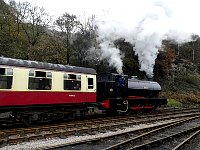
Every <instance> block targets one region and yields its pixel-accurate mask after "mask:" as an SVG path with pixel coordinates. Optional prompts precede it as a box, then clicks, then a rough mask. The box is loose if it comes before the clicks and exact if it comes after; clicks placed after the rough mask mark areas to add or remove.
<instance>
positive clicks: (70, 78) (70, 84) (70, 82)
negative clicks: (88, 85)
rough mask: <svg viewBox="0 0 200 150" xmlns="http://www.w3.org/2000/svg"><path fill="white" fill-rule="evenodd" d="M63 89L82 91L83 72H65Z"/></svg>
mask: <svg viewBox="0 0 200 150" xmlns="http://www.w3.org/2000/svg"><path fill="white" fill-rule="evenodd" d="M63 89H64V90H74V91H80V90H81V74H75V73H64V75H63Z"/></svg>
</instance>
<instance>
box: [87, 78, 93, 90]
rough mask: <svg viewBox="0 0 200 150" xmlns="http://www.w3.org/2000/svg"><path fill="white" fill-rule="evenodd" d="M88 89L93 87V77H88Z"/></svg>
mask: <svg viewBox="0 0 200 150" xmlns="http://www.w3.org/2000/svg"><path fill="white" fill-rule="evenodd" d="M88 89H94V78H88Z"/></svg>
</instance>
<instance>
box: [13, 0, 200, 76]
mask: <svg viewBox="0 0 200 150" xmlns="http://www.w3.org/2000/svg"><path fill="white" fill-rule="evenodd" d="M16 1H19V0H16ZM21 1H24V0H21ZM27 1H28V2H31V3H32V5H37V6H39V7H43V8H44V9H45V10H46V12H47V13H49V14H50V15H51V16H54V17H53V20H55V19H56V18H57V17H58V16H61V15H62V14H63V13H65V12H67V13H69V14H75V15H77V16H78V17H81V15H83V14H84V12H85V13H86V16H88V15H89V16H90V15H92V14H94V15H95V16H96V19H97V20H100V21H97V23H98V27H99V28H98V35H99V36H98V37H99V41H100V42H101V44H100V46H101V50H102V52H103V53H102V58H103V59H109V62H110V65H111V66H114V67H116V68H117V70H119V72H122V66H123V63H122V57H123V56H122V55H121V53H120V50H119V49H117V48H116V47H115V46H114V45H113V42H114V41H115V40H117V39H119V38H124V39H125V40H126V41H128V42H130V43H131V44H133V45H135V47H134V51H135V53H136V54H137V55H138V57H139V63H140V67H141V70H142V71H146V73H147V74H148V75H150V76H152V75H153V66H154V64H155V59H156V57H157V54H158V53H159V50H160V49H161V46H162V40H173V41H176V42H178V43H184V42H188V41H191V40H192V39H191V35H192V34H198V35H200V17H199V16H200V0H27ZM102 21H103V22H102ZM120 70H121V71H120Z"/></svg>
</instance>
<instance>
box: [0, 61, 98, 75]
mask: <svg viewBox="0 0 200 150" xmlns="http://www.w3.org/2000/svg"><path fill="white" fill-rule="evenodd" d="M0 65H7V66H16V67H26V68H36V69H46V70H56V71H66V72H76V73H86V74H96V70H95V69H93V68H85V67H77V66H70V65H62V64H52V63H46V62H38V61H31V60H22V59H14V58H6V57H0Z"/></svg>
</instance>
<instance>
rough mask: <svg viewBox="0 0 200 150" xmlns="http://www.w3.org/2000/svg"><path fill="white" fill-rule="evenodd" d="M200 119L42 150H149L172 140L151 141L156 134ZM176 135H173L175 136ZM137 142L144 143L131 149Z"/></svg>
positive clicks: (180, 121)
mask: <svg viewBox="0 0 200 150" xmlns="http://www.w3.org/2000/svg"><path fill="white" fill-rule="evenodd" d="M198 118H200V116H195V117H190V118H187V119H180V120H176V121H172V122H168V123H161V124H158V125H154V126H149V127H148V126H147V127H144V128H140V129H136V130H132V131H127V132H124V133H119V134H115V135H110V136H106V137H102V138H94V139H90V140H83V141H79V142H74V143H69V144H63V145H58V146H53V147H46V148H42V149H40V150H46V149H51V150H53V149H55V150H61V149H65V150H68V149H69V150H70V149H72V148H73V149H74V150H79V149H87V150H90V149H103V150H115V149H139V150H140V149H148V148H150V146H151V144H156V143H157V142H158V143H159V142H161V141H163V140H167V139H168V138H169V139H170V138H171V136H170V135H168V136H167V135H166V134H165V136H167V138H166V137H165V138H161V137H159V138H157V139H156V140H155V137H154V138H153V139H154V140H153V141H149V139H150V136H153V135H154V134H156V133H159V132H161V131H163V130H167V129H170V128H172V127H175V126H178V125H180V124H184V123H188V122H189V121H192V120H195V119H198ZM199 128H200V127H199V126H198V127H193V128H192V129H188V130H187V131H184V132H182V134H183V133H185V132H189V131H193V130H196V129H199ZM178 134H180V133H179V132H178V133H177V134H175V135H176V136H177V135H178ZM175 135H173V136H175ZM130 137H133V138H130ZM145 138H148V140H147V142H146V143H145V141H144V139H145ZM125 139H127V140H125ZM138 141H139V142H138ZM137 142H138V143H143V144H141V145H136V146H134V147H131V145H135V143H137ZM151 142H152V143H151ZM116 143H117V144H116ZM109 145H111V146H109ZM158 149H162V148H158Z"/></svg>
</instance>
